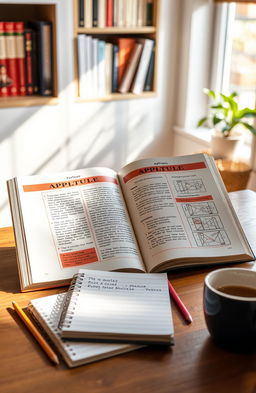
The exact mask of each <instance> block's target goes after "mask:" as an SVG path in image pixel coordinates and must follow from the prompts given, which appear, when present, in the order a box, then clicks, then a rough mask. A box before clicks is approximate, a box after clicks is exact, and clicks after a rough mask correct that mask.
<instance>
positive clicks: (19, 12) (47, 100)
mask: <svg viewBox="0 0 256 393" xmlns="http://www.w3.org/2000/svg"><path fill="white" fill-rule="evenodd" d="M0 20H1V21H13V22H16V21H23V22H29V21H42V20H43V21H49V22H51V23H52V74H53V75H52V76H53V94H52V96H42V95H31V96H14V97H10V96H8V97H0V108H11V107H29V106H35V105H55V104H57V103H58V86H57V53H56V4H49V3H45V4H43V2H40V4H36V3H30V4H28V3H21V2H20V1H17V3H11V4H8V3H4V2H3V3H1V2H0Z"/></svg>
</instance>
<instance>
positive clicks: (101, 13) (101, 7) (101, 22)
mask: <svg viewBox="0 0 256 393" xmlns="http://www.w3.org/2000/svg"><path fill="white" fill-rule="evenodd" d="M105 26H106V0H98V27H100V28H104V27H105Z"/></svg>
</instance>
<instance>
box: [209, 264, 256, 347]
mask: <svg viewBox="0 0 256 393" xmlns="http://www.w3.org/2000/svg"><path fill="white" fill-rule="evenodd" d="M203 302H204V316H205V321H206V325H207V328H208V331H209V333H210V334H211V336H212V337H213V339H214V340H215V341H216V342H217V343H219V344H220V345H221V346H223V347H226V348H229V349H238V350H243V349H244V350H248V349H249V350H255V349H256V271H253V270H249V269H243V268H223V269H218V270H214V271H213V272H211V273H209V274H208V275H207V276H206V278H205V282H204V300H203Z"/></svg>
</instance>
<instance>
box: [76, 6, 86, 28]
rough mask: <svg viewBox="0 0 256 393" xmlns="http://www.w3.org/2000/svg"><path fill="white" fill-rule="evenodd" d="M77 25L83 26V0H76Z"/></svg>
mask: <svg viewBox="0 0 256 393" xmlns="http://www.w3.org/2000/svg"><path fill="white" fill-rule="evenodd" d="M78 26H79V27H84V26H85V4H84V0H78Z"/></svg>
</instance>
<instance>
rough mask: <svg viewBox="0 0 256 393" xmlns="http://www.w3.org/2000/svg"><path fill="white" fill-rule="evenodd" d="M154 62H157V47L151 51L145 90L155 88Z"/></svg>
mask: <svg viewBox="0 0 256 393" xmlns="http://www.w3.org/2000/svg"><path fill="white" fill-rule="evenodd" d="M154 62H155V48H153V50H152V53H151V57H150V62H149V66H148V72H147V75H146V79H145V85H144V91H152V90H153V75H154Z"/></svg>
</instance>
